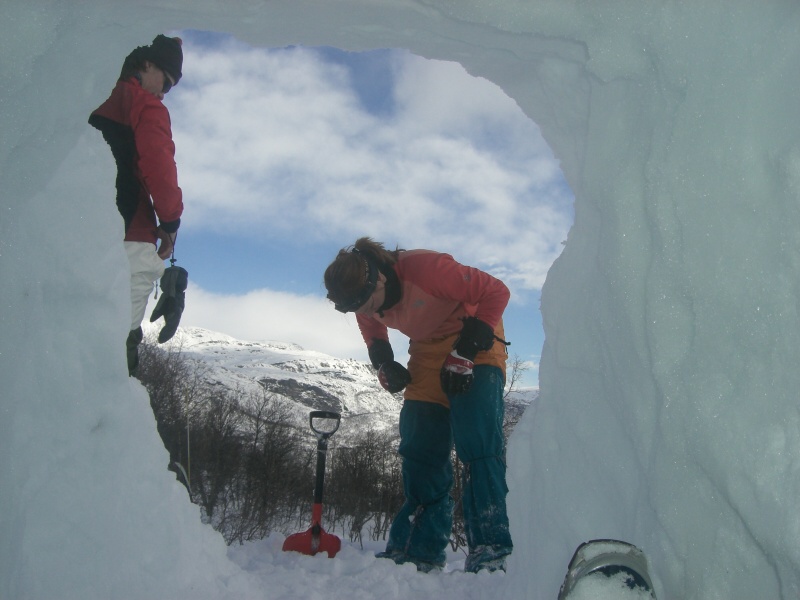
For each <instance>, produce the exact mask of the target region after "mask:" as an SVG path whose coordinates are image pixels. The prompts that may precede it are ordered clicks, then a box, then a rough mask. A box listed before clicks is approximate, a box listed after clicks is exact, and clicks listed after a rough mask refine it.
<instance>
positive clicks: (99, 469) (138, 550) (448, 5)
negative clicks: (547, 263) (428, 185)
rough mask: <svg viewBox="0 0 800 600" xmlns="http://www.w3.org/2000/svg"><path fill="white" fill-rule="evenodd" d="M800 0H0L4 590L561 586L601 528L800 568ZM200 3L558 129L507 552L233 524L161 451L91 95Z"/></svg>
mask: <svg viewBox="0 0 800 600" xmlns="http://www.w3.org/2000/svg"><path fill="white" fill-rule="evenodd" d="M799 11H800V7H798V5H797V4H796V3H793V2H781V1H777V0H776V1H774V2H767V3H762V2H752V1H750V0H708V1H704V2H678V1H677V0H664V1H659V2H655V1H642V2H635V3H630V2H627V3H622V2H618V1H616V0H605V1H604V0H597V1H596V2H591V3H586V2H578V1H576V0H562V1H560V2H535V3H530V2H518V1H515V0H505V1H499V2H488V1H486V0H460V1H459V2H452V1H451V0H392V1H389V0H373V1H372V2H369V3H364V2H360V1H357V0H341V1H339V2H335V3H334V2H330V1H328V0H274V1H272V2H268V3H265V2H262V1H260V0H258V1H257V0H241V1H238V2H235V3H232V2H221V1H220V2H215V1H213V0H208V1H204V2H196V1H190V0H173V1H171V2H169V3H166V4H159V5H158V6H156V5H155V4H153V3H132V2H123V1H122V0H111V1H109V0H103V1H100V0H88V1H86V2H81V3H65V2H58V1H56V0H33V1H22V0H12V1H10V2H6V3H5V4H4V6H3V18H2V19H1V20H0V40H2V42H0V46H1V47H2V52H0V57H2V58H0V65H1V67H0V130H1V131H2V132H3V134H2V139H0V190H2V206H1V208H2V213H0V214H1V215H2V216H1V217H0V280H2V286H0V306H2V310H1V311H0V323H1V324H2V330H0V381H2V393H1V394H0V597H2V598H9V599H17V598H36V599H53V598H59V599H70V598H81V599H85V598H120V599H137V598H142V599H144V598H171V599H181V598H186V599H189V598H192V599H197V598H267V599H272V598H320V599H333V598H348V599H351V600H352V599H354V598H382V599H386V600H389V599H392V598H398V599H399V598H403V599H407V598H426V597H436V598H440V599H442V600H444V599H446V598H453V599H455V598H459V599H463V598H492V599H496V598H511V599H522V598H533V599H536V600H540V599H541V600H552V599H553V598H555V596H556V594H557V592H558V588H559V585H560V583H561V580H562V578H563V574H564V571H565V569H566V565H567V563H568V561H569V559H570V557H571V555H572V552H573V551H574V549H575V547H576V546H577V545H578V544H579V543H580V542H582V541H585V540H588V539H594V538H619V539H623V540H626V541H629V542H631V543H634V544H636V545H638V546H639V547H641V548H642V549H643V550H644V551H645V553H646V554H647V556H648V559H649V562H650V566H651V575H652V577H653V580H654V583H655V586H656V591H657V594H658V596H659V598H661V599H662V600H668V599H682V600H691V599H710V598H725V599H738V598H741V599H748V600H750V599H752V598H776V599H778V598H780V599H782V600H788V599H795V598H797V597H799V596H800V544H798V543H797V540H798V539H800V511H798V510H797V498H800V411H799V410H798V402H797V390H798V389H800V369H798V365H799V364H800V344H799V343H798V340H800V321H799V320H798V303H797V299H798V285H800V284H799V283H798V282H800V253H799V252H798V250H799V249H800V248H799V247H798V246H799V244H800V233H798V232H800V227H798V221H799V220H800V219H799V218H800V202H798V200H799V199H800V198H799V197H798V196H799V195H800V131H798V129H799V128H800V120H798V119H797V99H798V96H799V95H800V94H799V92H800V85H799V84H800V70H798V69H797V68H796V57H797V56H798V55H799V54H800V53H799V52H798V50H799V48H798V45H800V35H798V33H799V32H798V29H799V28H800V12H799ZM185 28H194V29H205V30H216V31H226V32H230V33H232V34H234V35H236V36H237V37H239V38H240V39H242V40H244V41H246V42H248V43H251V44H255V45H260V46H284V45H288V44H302V45H309V46H314V45H328V46H335V47H338V48H342V49H344V50H353V51H356V50H366V49H373V48H379V47H399V48H407V49H409V50H410V51H412V52H414V53H416V54H419V55H421V56H424V57H428V58H437V59H442V60H453V61H458V62H460V63H461V64H462V65H463V66H464V67H465V68H466V69H467V70H468V71H469V72H470V73H472V74H473V75H476V76H482V77H486V78H488V79H490V80H491V81H493V82H494V83H496V84H497V85H499V86H500V87H502V88H503V89H504V90H505V92H506V93H507V94H509V96H511V97H512V98H513V99H514V100H516V102H517V103H518V104H519V105H520V107H521V108H522V109H523V110H524V111H525V112H526V113H527V114H528V115H529V116H530V117H531V118H532V119H533V120H534V121H535V122H536V123H537V124H538V125H539V126H540V128H541V130H542V133H543V135H544V137H545V139H547V141H548V143H549V144H550V145H551V147H552V149H553V152H554V154H555V155H556V156H557V157H558V158H559V160H560V161H561V165H562V168H563V171H564V174H565V177H566V180H567V181H568V183H569V185H570V187H571V188H572V190H573V191H574V193H575V198H576V200H575V224H574V226H573V228H572V229H571V231H570V234H569V237H568V240H567V241H566V245H565V247H564V251H563V253H562V254H561V256H560V258H559V259H558V260H557V261H556V263H555V264H554V266H553V267H552V268H551V270H550V272H549V274H548V277H547V281H546V283H545V286H544V289H543V297H542V314H543V320H544V327H545V335H546V341H545V345H544V348H543V354H542V360H541V367H540V391H541V395H540V398H539V401H538V402H537V403H536V405H535V409H534V410H529V411H528V412H527V413H526V415H525V418H524V419H523V421H522V422H521V423H520V425H519V426H518V428H517V430H516V431H515V434H514V436H513V437H512V440H511V444H510V448H509V454H508V459H509V487H510V489H511V491H510V495H509V508H510V518H511V527H512V534H513V536H514V539H515V545H516V548H515V553H514V554H513V555H512V557H511V559H510V561H509V565H508V573H507V574H506V575H503V574H494V575H485V574H479V575H477V576H474V575H465V574H463V573H461V572H459V571H458V569H457V567H458V560H459V559H458V558H457V557H454V558H453V560H452V564H451V565H449V567H448V568H449V570H448V571H446V572H444V573H440V574H434V575H427V576H425V575H420V574H417V573H416V572H415V571H413V569H412V568H410V567H402V568H401V567H395V566H394V565H392V564H390V563H386V562H380V561H378V560H376V559H374V558H373V556H372V551H373V550H374V549H361V548H358V547H354V546H352V545H350V544H347V543H346V544H345V547H344V549H343V550H342V552H341V554H340V556H337V557H336V558H335V559H327V558H323V557H313V558H312V557H304V556H299V555H297V556H295V555H289V554H284V553H282V552H279V550H278V547H279V545H280V541H281V540H273V539H268V540H266V541H263V542H260V543H258V544H252V545H248V546H246V547H241V548H231V549H230V550H229V549H228V548H226V546H225V545H224V543H223V542H222V539H221V537H220V536H219V535H217V534H216V533H215V532H214V531H212V530H211V529H209V528H208V527H206V526H204V525H202V524H201V523H200V519H199V514H198V509H197V507H195V506H193V505H191V504H189V503H188V501H187V500H186V494H185V491H184V490H183V489H182V487H181V486H180V484H178V483H177V482H176V481H175V480H174V478H173V476H172V475H171V474H170V473H168V472H167V470H166V468H165V466H166V461H167V459H168V458H167V454H166V452H165V450H164V449H163V446H162V445H161V443H160V441H159V439H158V435H157V433H156V428H155V423H154V419H153V415H152V412H151V410H150V408H149V405H148V399H147V397H146V394H145V393H144V390H143V389H142V388H141V386H140V385H139V384H138V382H136V381H134V380H132V379H129V378H128V377H127V373H126V368H125V362H124V357H123V355H122V347H123V342H124V340H125V337H126V335H127V331H126V329H127V326H128V317H129V304H128V302H129V301H128V298H127V289H126V285H127V284H126V281H127V275H126V270H127V265H126V259H125V255H124V253H123V250H122V246H121V244H120V243H119V240H120V238H121V234H122V225H121V222H120V219H119V217H118V215H117V212H116V208H115V207H114V203H113V201H112V197H113V191H112V190H113V181H114V173H113V163H112V161H111V158H110V156H109V152H108V149H107V147H105V144H104V143H103V142H102V140H100V139H99V136H98V135H97V134H96V132H93V131H89V129H90V128H89V127H88V126H87V124H86V119H87V116H88V114H89V112H90V111H91V110H92V109H93V108H94V107H95V106H97V105H98V104H99V102H101V101H102V100H103V99H104V98H105V97H106V95H107V94H108V92H109V90H110V88H111V83H112V82H113V81H114V79H115V78H116V76H117V74H118V71H119V67H120V57H122V56H124V55H125V54H126V53H127V52H128V51H129V50H130V49H131V48H133V47H135V46H137V45H141V44H146V43H149V41H150V40H152V38H153V37H154V35H155V34H156V33H159V32H162V31H174V30H180V29H185ZM232 118H235V115H232ZM298 135H302V132H298ZM87 140H90V141H87ZM287 210H290V207H287ZM465 235H466V236H468V235H469V232H468V231H465ZM498 235H502V232H498ZM190 291H191V290H190ZM286 341H287V342H291V340H286ZM343 427H346V423H343Z"/></svg>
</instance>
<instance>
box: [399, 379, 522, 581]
mask: <svg viewBox="0 0 800 600" xmlns="http://www.w3.org/2000/svg"><path fill="white" fill-rule="evenodd" d="M474 375H475V379H474V382H473V384H472V387H471V388H470V389H469V391H468V392H467V393H465V394H459V395H454V396H449V397H448V399H449V401H450V409H449V410H448V409H447V408H445V407H444V406H442V405H439V404H434V403H432V402H420V401H418V400H406V401H405V402H404V404H403V408H402V410H401V412H400V448H399V453H400V455H401V456H402V461H403V462H402V465H403V466H402V473H403V491H404V493H405V503H404V504H403V506H402V508H401V509H400V511H399V512H398V514H397V516H396V517H395V518H394V521H393V522H392V526H391V529H390V531H389V541H388V543H387V545H386V554H387V555H390V556H391V557H392V558H394V559H395V560H396V561H397V562H406V561H409V562H415V563H417V564H419V563H420V562H421V563H431V564H434V565H444V563H445V548H446V547H447V543H448V540H449V539H450V532H451V529H452V525H453V499H452V498H451V497H450V490H451V489H452V487H453V466H452V463H451V462H450V450H451V448H452V447H453V443H455V448H456V454H457V455H458V458H459V459H460V460H461V462H462V463H463V465H464V468H463V481H462V490H463V508H464V526H465V530H466V534H467V543H468V546H469V550H470V554H471V555H472V556H473V557H475V558H477V562H478V563H479V562H480V558H479V557H480V556H486V557H487V560H490V559H494V558H498V557H502V556H505V555H507V554H509V553H510V552H511V549H512V543H511V535H510V534H509V531H508V514H507V512H506V494H507V493H508V487H507V486H506V465H505V444H504V440H503V374H502V371H501V370H500V369H499V368H497V367H495V366H491V365H477V366H476V367H475V370H474ZM468 560H469V559H468ZM479 566H480V565H479V564H476V560H473V564H472V565H471V567H473V568H471V569H470V570H476V569H477V568H478V567H479Z"/></svg>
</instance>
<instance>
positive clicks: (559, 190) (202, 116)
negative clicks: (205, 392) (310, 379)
mask: <svg viewBox="0 0 800 600" xmlns="http://www.w3.org/2000/svg"><path fill="white" fill-rule="evenodd" d="M178 35H180V36H181V37H182V38H183V40H184V56H185V58H184V69H183V79H182V80H181V82H180V84H179V85H178V86H176V87H175V88H173V90H172V91H171V92H170V93H169V94H168V95H167V97H166V99H165V103H166V104H167V106H168V107H169V109H170V113H171V116H172V124H173V135H174V138H175V142H176V146H177V153H176V160H177V163H178V175H179V182H180V185H181V187H182V188H183V191H184V203H185V212H184V217H183V219H182V226H181V230H180V234H179V238H178V244H177V246H176V258H177V259H178V263H179V264H181V265H182V266H184V267H185V268H186V269H187V270H188V271H189V275H190V282H191V283H190V285H191V287H190V289H189V293H188V295H187V309H186V312H185V313H184V318H183V322H182V324H184V325H196V326H200V327H205V328H208V329H212V330H215V331H219V332H222V333H226V334H229V335H232V336H234V337H237V338H240V339H249V340H277V341H284V342H295V343H297V344H300V345H301V346H303V347H305V348H307V349H311V350H319V351H321V352H325V353H328V354H332V355H334V356H340V357H343V358H357V359H360V360H366V357H367V354H366V349H365V348H364V347H363V342H362V340H361V338H360V335H359V333H358V330H357V327H356V325H355V319H354V318H353V317H352V315H340V314H339V313H337V312H336V311H334V309H333V307H332V305H330V303H329V302H328V301H327V300H326V299H325V290H324V286H323V285H322V274H323V272H324V270H325V267H326V266H327V265H328V264H329V263H330V261H331V260H333V258H334V256H335V255H336V252H337V251H338V250H339V248H342V247H345V246H348V245H350V244H352V243H353V241H355V239H356V238H358V237H360V236H362V235H368V236H371V237H373V238H374V239H377V240H379V241H383V242H384V243H385V244H386V245H387V246H389V247H391V248H394V247H395V246H400V247H402V248H429V249H433V250H439V251H444V252H448V253H450V254H452V255H453V256H454V257H455V258H456V259H457V260H459V261H460V262H462V263H465V264H470V265H473V266H476V267H479V268H481V269H484V270H486V271H488V272H490V273H492V274H493V275H495V276H497V277H500V278H501V279H503V280H504V281H505V282H506V284H507V285H508V286H509V288H510V289H511V291H512V300H511V303H510V305H509V307H508V308H507V310H506V313H505V317H504V320H505V325H506V333H507V338H508V340H509V341H510V342H511V344H512V345H511V346H510V348H509V354H510V355H511V356H518V357H519V358H520V359H522V360H524V361H526V362H527V363H529V366H530V369H529V371H528V372H527V373H526V377H525V384H526V385H534V386H535V385H537V384H538V362H539V355H540V352H541V347H542V342H543V332H542V326H541V318H540V314H539V297H540V290H541V285H542V283H543V282H544V277H545V275H546V272H547V269H548V268H549V266H550V264H552V262H553V260H554V259H555V258H556V257H557V256H558V254H559V253H560V252H561V248H562V242H563V241H564V240H565V239H566V235H567V231H568V229H569V227H570V225H571V223H572V220H573V215H572V203H573V198H572V194H571V192H570V190H569V189H568V187H567V186H566V184H565V182H564V180H563V177H562V174H561V172H560V169H559V167H558V163H557V161H555V159H554V158H553V156H552V154H551V152H550V149H549V148H548V146H547V144H546V143H545V142H544V140H543V139H542V138H541V135H540V133H539V129H538V127H537V126H536V125H535V124H534V123H533V122H532V121H530V120H529V119H528V118H527V117H526V116H525V115H524V114H523V113H522V111H521V110H520V109H519V108H518V107H517V106H516V104H515V103H514V102H513V101H512V100H511V99H509V98H508V97H507V96H505V94H504V93H503V92H502V90H500V89H499V88H498V87H497V86H495V85H494V84H492V83H490V82H488V81H487V80H485V79H480V78H474V77H472V76H470V75H469V74H467V73H466V71H465V70H464V69H463V67H461V66H460V65H458V64H457V63H449V62H442V61H432V60H426V59H423V58H421V57H418V56H414V55H412V54H410V53H408V52H407V51H403V50H390V49H387V50H375V51H371V52H364V53H346V52H342V51H340V50H336V49H331V48H303V47H292V48H283V49H255V48H251V47H249V46H247V45H246V44H243V43H241V42H239V41H237V40H235V39H233V38H231V37H230V36H227V35H223V34H216V33H207V32H195V31H183V32H179V33H178ZM392 343H393V345H394V346H395V352H396V354H397V355H398V356H399V357H401V358H402V357H403V356H404V355H405V346H406V343H407V341H406V340H405V338H403V337H402V336H400V335H393V337H392Z"/></svg>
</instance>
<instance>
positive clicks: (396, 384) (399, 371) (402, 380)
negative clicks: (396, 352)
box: [378, 360, 411, 394]
mask: <svg viewBox="0 0 800 600" xmlns="http://www.w3.org/2000/svg"><path fill="white" fill-rule="evenodd" d="M378 381H380V383H381V385H382V386H383V389H385V390H386V391H387V392H389V393H391V394H396V393H397V392H402V391H403V390H404V389H405V387H406V386H407V385H408V384H409V383H411V374H410V373H409V372H408V369H406V368H405V367H404V366H403V365H401V364H400V363H399V362H397V361H395V360H390V361H388V362H385V363H383V364H382V365H381V367H380V369H378Z"/></svg>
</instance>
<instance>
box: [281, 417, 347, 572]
mask: <svg viewBox="0 0 800 600" xmlns="http://www.w3.org/2000/svg"><path fill="white" fill-rule="evenodd" d="M315 419H316V420H317V422H316V423H315V422H314V420H315ZM340 419H341V415H339V413H335V412H329V411H326V410H314V411H311V414H310V415H309V419H308V420H309V424H310V425H311V430H312V431H313V432H314V434H315V435H316V436H317V477H316V482H315V484H314V505H313V506H312V511H311V527H310V528H309V529H308V531H303V532H301V533H293V534H292V535H290V536H289V537H287V538H286V540H285V541H284V542H283V551H284V552H300V553H302V554H308V555H309V556H314V555H315V554H316V553H317V552H327V553H328V558H333V557H334V556H336V553H337V552H339V549H340V548H341V547H342V540H340V539H339V538H338V537H336V536H335V535H333V534H331V533H325V530H324V529H323V528H322V525H320V521H321V520H322V484H323V482H324V481H325V456H326V455H327V454H328V438H329V437H331V436H332V435H333V434H334V433H336V430H337V429H339V421H340Z"/></svg>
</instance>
